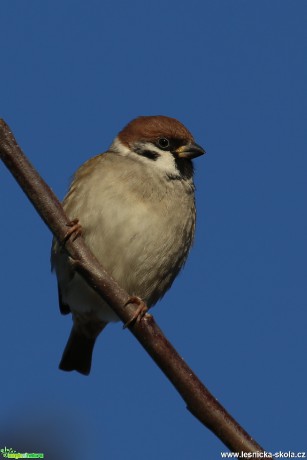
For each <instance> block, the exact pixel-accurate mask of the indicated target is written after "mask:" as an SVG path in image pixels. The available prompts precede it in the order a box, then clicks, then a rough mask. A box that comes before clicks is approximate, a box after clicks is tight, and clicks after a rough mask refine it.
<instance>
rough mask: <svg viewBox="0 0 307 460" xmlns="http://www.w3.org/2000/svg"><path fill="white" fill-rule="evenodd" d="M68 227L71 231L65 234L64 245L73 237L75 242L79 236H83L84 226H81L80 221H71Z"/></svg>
mask: <svg viewBox="0 0 307 460" xmlns="http://www.w3.org/2000/svg"><path fill="white" fill-rule="evenodd" d="M66 227H69V230H67V232H66V233H65V236H64V238H63V242H62V244H65V243H66V241H68V240H69V238H71V237H72V241H75V240H76V239H77V238H78V236H81V235H82V226H81V224H79V219H73V220H71V221H70V222H69V223H68V224H66Z"/></svg>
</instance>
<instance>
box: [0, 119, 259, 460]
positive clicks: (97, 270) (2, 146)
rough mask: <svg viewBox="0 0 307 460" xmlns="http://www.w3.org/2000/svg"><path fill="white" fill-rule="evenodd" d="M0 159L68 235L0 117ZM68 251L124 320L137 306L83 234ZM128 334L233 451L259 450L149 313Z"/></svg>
mask: <svg viewBox="0 0 307 460" xmlns="http://www.w3.org/2000/svg"><path fill="white" fill-rule="evenodd" d="M0 158H1V159H2V161H3V162H4V163H5V165H6V166H7V168H8V169H9V171H10V172H11V173H12V174H13V176H14V177H15V179H16V180H17V182H18V183H19V185H20V187H21V188H22V189H23V191H24V192H25V194H26V195H27V196H28V198H29V200H30V201H31V202H32V204H33V205H34V207H35V208H36V210H37V212H38V213H39V215H40V216H41V218H42V219H43V220H44V222H45V223H46V225H47V226H48V227H49V228H50V230H51V231H52V233H53V234H54V235H55V236H56V238H57V239H58V240H59V241H62V240H63V239H64V237H65V234H66V233H67V224H68V223H69V219H68V218H67V216H66V215H65V213H64V211H63V208H62V206H61V204H60V202H59V200H58V199H57V197H56V196H55V195H54V193H53V192H52V190H51V189H50V187H49V186H48V185H47V184H46V183H45V182H44V181H43V179H42V178H41V177H40V175H39V174H38V173H37V171H36V170H35V169H34V168H33V166H32V165H31V164H30V162H29V161H28V159H27V158H26V156H25V155H24V153H23V152H22V150H21V149H20V147H19V146H18V144H17V142H16V140H15V138H14V136H13V134H12V133H11V131H10V128H9V127H8V125H7V124H6V123H5V121H4V120H2V119H0ZM66 250H67V252H68V253H69V255H70V256H71V258H72V259H73V261H74V264H75V270H76V271H77V272H79V273H80V274H81V275H82V276H83V277H84V278H85V279H86V281H87V282H88V283H89V284H90V285H91V287H92V288H93V289H95V290H96V292H98V294H99V295H101V297H103V298H104V299H105V300H106V301H107V302H108V304H109V305H110V307H112V308H113V310H114V311H115V312H116V314H117V315H118V316H119V318H120V319H121V320H122V321H123V322H124V323H126V322H128V321H129V320H130V318H131V317H132V315H133V313H134V311H135V309H136V306H135V305H133V304H129V305H127V306H126V307H124V305H125V304H126V302H127V301H128V299H129V295H128V293H127V292H125V291H124V290H123V289H122V288H121V287H120V286H119V285H118V284H117V283H116V281H115V280H114V279H112V277H111V276H110V275H108V273H107V272H106V271H105V270H104V269H103V267H102V266H101V265H100V264H99V262H98V261H97V259H96V258H95V257H94V255H93V254H92V253H91V251H90V250H89V249H88V248H87V246H86V245H85V242H84V240H83V238H81V237H79V238H77V239H76V240H75V241H72V239H69V240H68V241H67V243H66ZM129 329H130V331H131V332H132V334H133V335H134V336H135V337H136V339H137V340H138V341H139V342H140V343H141V345H142V346H143V347H144V348H145V350H146V351H147V352H148V354H149V355H150V356H151V357H152V359H153V360H154V361H155V362H156V364H157V365H158V366H159V367H160V369H161V370H162V372H164V374H165V375H166V376H167V378H168V379H169V380H170V381H171V382H172V384H173V385H174V387H175V388H176V390H177V391H178V392H179V393H180V395H181V396H182V398H183V399H184V401H185V402H186V404H187V408H188V410H189V411H190V412H191V413H192V414H193V415H194V416H195V417H196V418H198V420H199V421H200V422H201V423H203V424H204V425H205V426H206V427H207V428H209V429H210V430H211V431H212V432H213V433H214V434H215V435H216V436H217V437H218V438H219V439H220V440H221V441H222V442H223V443H224V444H225V445H226V446H227V447H228V448H229V449H230V450H232V451H233V452H260V451H261V452H263V450H262V448H261V447H260V446H259V444H257V443H256V441H254V440H253V439H252V438H251V436H249V434H248V433H247V432H246V431H244V430H243V428H242V427H241V426H240V425H239V424H238V423H237V422H236V421H235V420H234V419H233V418H232V417H231V415H230V414H228V412H227V411H226V410H225V409H224V408H223V406H222V405H221V404H220V403H219V402H218V401H217V400H216V399H215V397H214V396H213V395H212V394H211V393H210V392H209V391H208V390H207V388H206V387H205V386H204V385H203V384H202V382H201V381H200V380H199V379H198V377H197V376H196V375H195V374H194V373H193V371H192V370H191V369H190V368H189V366H188V365H187V364H186V363H185V362H184V360H183V359H182V358H181V357H180V356H179V354H178V353H177V351H176V350H175V348H174V347H173V346H172V345H171V343H170V342H169V341H168V340H167V339H166V337H165V336H164V334H163V333H162V331H161V330H160V329H159V327H158V326H157V324H156V322H155V320H154V318H153V317H152V316H151V315H148V316H147V315H146V316H145V317H144V318H143V319H142V320H141V321H140V322H139V323H135V324H133V325H131V326H130V327H129Z"/></svg>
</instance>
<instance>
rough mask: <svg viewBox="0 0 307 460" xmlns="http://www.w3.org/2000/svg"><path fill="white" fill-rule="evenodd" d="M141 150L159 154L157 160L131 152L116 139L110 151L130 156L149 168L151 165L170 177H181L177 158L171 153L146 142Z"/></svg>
mask: <svg viewBox="0 0 307 460" xmlns="http://www.w3.org/2000/svg"><path fill="white" fill-rule="evenodd" d="M139 148H140V149H142V150H143V151H146V150H148V151H149V152H153V153H156V154H157V158H155V159H151V158H148V157H147V156H146V155H141V154H139V153H136V152H134V151H133V150H130V149H129V147H127V146H126V145H124V144H122V142H121V141H120V140H119V139H118V137H116V138H115V140H114V142H113V144H112V145H111V147H110V149H109V150H112V151H113V152H116V153H118V154H119V155H123V156H130V157H131V158H132V157H133V158H135V160H136V161H139V162H142V163H143V164H146V165H147V166H148V165H150V167H152V168H156V169H157V170H159V171H160V172H162V173H163V172H164V173H165V174H167V175H168V176H175V177H176V176H180V173H179V171H178V169H177V166H176V162H175V158H174V157H173V155H172V154H171V152H169V151H165V150H161V149H159V148H158V147H156V146H155V145H153V144H152V143H151V142H144V143H139Z"/></svg>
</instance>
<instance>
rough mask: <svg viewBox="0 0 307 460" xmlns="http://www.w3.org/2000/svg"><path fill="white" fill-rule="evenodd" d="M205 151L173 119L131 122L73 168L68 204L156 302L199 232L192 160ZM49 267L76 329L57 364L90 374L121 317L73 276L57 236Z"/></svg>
mask: <svg viewBox="0 0 307 460" xmlns="http://www.w3.org/2000/svg"><path fill="white" fill-rule="evenodd" d="M204 153H205V151H204V150H203V149H202V148H201V147H200V146H199V145H197V144H195V142H194V139H193V136H192V134H191V133H190V132H189V131H188V130H187V129H186V128H185V126H184V125H183V124H181V123H180V122H179V121H177V120H176V119H174V118H169V117H165V116H144V117H138V118H136V119H135V120H132V121H131V122H130V123H129V124H128V125H127V126H126V127H125V128H124V129H123V130H122V131H121V132H120V133H119V135H118V136H117V137H116V138H115V140H114V141H113V143H112V145H111V146H110V148H109V150H108V151H107V152H105V153H103V154H101V155H98V156H96V157H94V158H91V159H90V160H88V161H87V162H86V163H84V164H83V165H82V166H81V167H80V168H79V169H78V170H77V172H76V173H75V175H74V179H73V181H72V184H71V186H70V189H69V191H68V193H67V195H66V197H65V199H64V202H63V207H64V210H65V212H66V214H67V216H68V217H69V218H70V219H72V220H73V219H76V218H78V219H80V224H81V225H82V235H83V237H84V240H85V242H86V244H87V245H88V247H89V248H90V249H91V251H92V252H93V254H94V255H95V256H96V257H97V259H98V260H99V261H100V262H101V264H102V265H103V267H104V268H105V269H106V270H107V272H109V273H110V274H111V275H112V276H113V278H114V279H115V280H116V281H117V282H118V283H119V284H120V286H122V287H123V288H124V289H125V290H126V291H127V292H128V293H129V294H130V295H131V296H138V297H139V298H141V299H142V300H143V301H144V302H146V304H147V306H148V307H151V306H153V305H154V304H155V303H156V302H157V301H158V300H159V299H161V297H162V296H163V295H164V294H165V292H166V291H167V290H168V289H169V288H170V286H171V285H172V283H173V281H174V279H175V278H176V276H177V275H178V273H179V271H180V270H181V268H182V266H183V265H184V263H185V261H186V258H187V255H188V252H189V250H190V247H191V244H192V241H193V237H194V230H195V214H196V212H195V199H194V183H193V165H192V161H191V160H192V159H193V158H195V157H198V156H200V155H203V154H204ZM51 263H52V268H53V269H54V270H55V272H56V275H57V278H58V290H59V304H60V310H61V313H62V314H67V313H72V318H73V327H72V331H71V334H70V337H69V340H68V343H67V345H66V348H65V350H64V353H63V357H62V360H61V362H60V366H59V367H60V369H63V370H66V371H71V370H76V371H78V372H80V373H82V374H85V375H87V374H89V372H90V368H91V361H92V352H93V348H94V344H95V340H96V338H97V337H98V335H99V333H100V332H101V331H102V330H103V329H104V327H105V326H106V325H107V324H108V323H109V322H111V321H118V319H119V318H118V317H117V315H116V314H115V313H114V312H113V310H112V309H111V308H110V307H109V306H108V305H107V303H106V302H105V301H104V300H103V299H102V298H101V297H100V296H99V295H98V294H97V293H96V292H95V291H94V290H93V289H92V288H91V287H89V286H88V284H87V283H86V281H85V280H84V279H83V278H82V277H81V276H80V275H79V274H78V273H76V272H75V271H74V270H73V268H72V267H71V264H70V262H69V257H68V255H67V253H66V252H65V250H64V249H63V247H62V246H61V244H59V243H58V242H57V241H56V240H55V239H54V240H53V245H52V254H51Z"/></svg>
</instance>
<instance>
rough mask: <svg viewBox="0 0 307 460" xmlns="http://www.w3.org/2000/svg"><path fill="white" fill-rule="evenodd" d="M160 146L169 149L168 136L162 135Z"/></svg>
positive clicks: (159, 140)
mask: <svg viewBox="0 0 307 460" xmlns="http://www.w3.org/2000/svg"><path fill="white" fill-rule="evenodd" d="M158 146H159V147H160V148H161V149H167V148H168V147H169V146H170V142H169V140H168V139H166V137H160V139H158Z"/></svg>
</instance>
